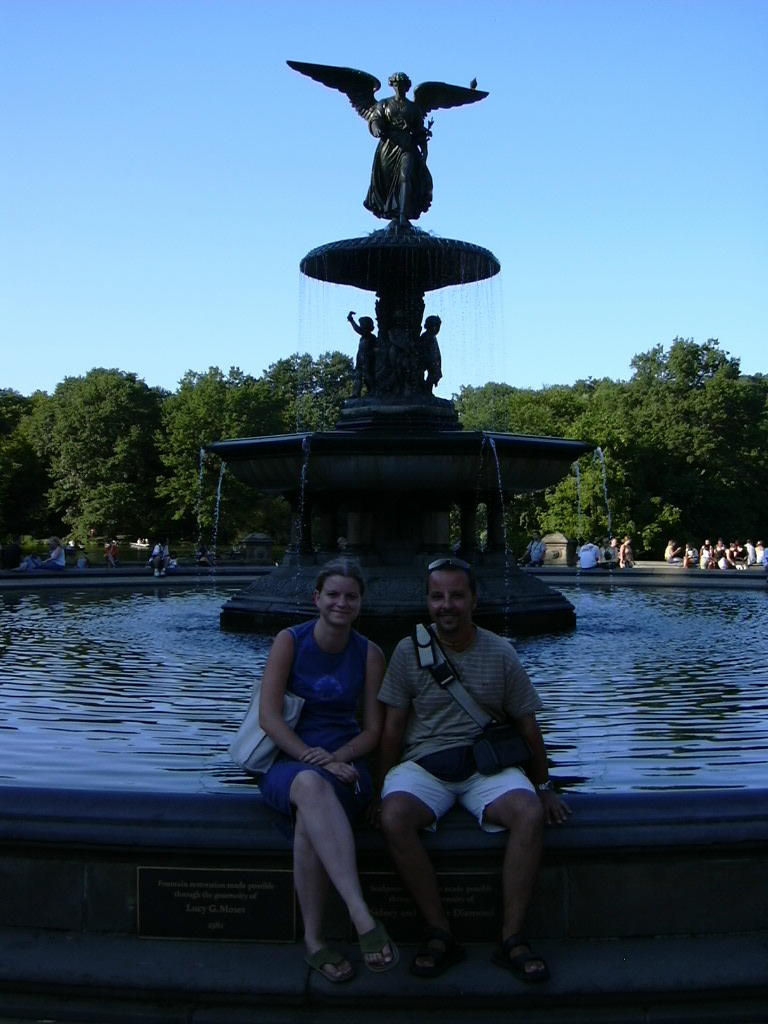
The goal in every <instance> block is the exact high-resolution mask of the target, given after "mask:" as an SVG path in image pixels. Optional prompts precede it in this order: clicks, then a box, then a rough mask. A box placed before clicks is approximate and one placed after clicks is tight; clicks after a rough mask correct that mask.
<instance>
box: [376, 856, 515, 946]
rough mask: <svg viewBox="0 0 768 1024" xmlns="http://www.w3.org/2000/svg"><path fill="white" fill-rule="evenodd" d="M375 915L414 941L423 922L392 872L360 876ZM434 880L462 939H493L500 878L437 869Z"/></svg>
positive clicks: (397, 933) (403, 937) (498, 914)
mask: <svg viewBox="0 0 768 1024" xmlns="http://www.w3.org/2000/svg"><path fill="white" fill-rule="evenodd" d="M361 879H362V883H363V889H364V891H365V896H366V899H367V901H368V905H369V907H370V908H371V913H372V914H373V916H374V917H377V918H379V919H380V920H381V921H383V922H384V923H385V924H386V925H387V927H388V928H389V927H391V929H392V935H393V936H394V937H395V938H397V939H400V940H401V941H403V942H405V941H417V940H418V939H419V938H420V937H421V935H422V932H423V931H424V922H423V921H422V919H421V915H420V914H419V912H418V910H417V909H416V904H415V903H414V902H413V899H412V897H411V896H410V895H409V894H408V893H407V892H406V890H405V889H404V888H403V886H402V884H401V882H400V879H399V878H398V877H397V876H396V875H394V874H386V873H384V872H375V871H369V872H364V873H363V874H362V875H361ZM437 881H438V884H439V886H440V895H441V897H442V900H443V906H444V907H445V912H446V914H447V916H448V919H449V921H450V922H451V930H452V931H453V933H454V934H455V936H456V938H457V939H460V940H461V941H462V942H492V941H495V940H496V939H497V938H498V936H499V934H500V929H501V879H500V877H499V875H498V873H497V874H491V873H489V872H480V871H478V872H469V871H461V872H458V871H456V872H446V871H438V873H437Z"/></svg>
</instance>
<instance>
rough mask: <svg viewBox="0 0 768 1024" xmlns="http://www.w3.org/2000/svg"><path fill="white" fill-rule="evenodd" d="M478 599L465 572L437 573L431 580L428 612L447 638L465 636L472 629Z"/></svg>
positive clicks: (432, 574)
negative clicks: (464, 633)
mask: <svg viewBox="0 0 768 1024" xmlns="http://www.w3.org/2000/svg"><path fill="white" fill-rule="evenodd" d="M476 604H477V598H476V597H475V595H474V594H473V593H472V591H471V589H470V586H469V579H468V577H467V574H466V573H465V572H464V571H463V570H462V569H437V570H436V571H435V572H431V573H430V574H429V577H428V580H427V609H428V611H429V615H430V618H431V619H432V621H433V622H434V623H435V624H436V625H437V628H438V630H439V631H440V632H441V633H443V634H444V635H445V636H447V637H448V636H456V635H461V634H462V633H463V632H466V631H468V630H469V629H471V627H472V613H473V611H474V610H475V605H476Z"/></svg>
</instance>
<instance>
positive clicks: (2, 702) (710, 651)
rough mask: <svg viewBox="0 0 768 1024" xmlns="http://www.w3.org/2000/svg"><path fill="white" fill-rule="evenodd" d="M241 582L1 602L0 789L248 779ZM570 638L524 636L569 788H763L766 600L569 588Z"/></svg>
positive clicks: (257, 663) (249, 655)
mask: <svg viewBox="0 0 768 1024" xmlns="http://www.w3.org/2000/svg"><path fill="white" fill-rule="evenodd" d="M236 589H239V588H233V589H232V590H230V589H227V588H217V587H216V586H215V585H213V584H208V583H206V584H205V585H203V586H201V587H199V588H196V589H195V590H187V589H184V590H172V589H165V588H164V589H162V590H161V589H160V588H158V589H157V590H156V591H154V592H151V593H149V592H145V591H142V592H139V593H131V592H125V591H123V592H115V591H114V590H112V589H110V590H108V591H107V590H104V591H101V592H94V591H93V590H90V589H89V590H87V591H81V592H78V591H74V590H64V591H61V590H60V591H57V592H56V593H51V592H36V593H30V594H25V595H23V596H20V595H19V594H18V593H16V594H13V595H12V594H8V593H3V594H0V656H1V657H2V675H1V676H0V739H1V740H2V743H1V744H0V784H3V783H5V784H17V783H22V784H25V785H38V786H47V785H54V786H76V787H77V786H88V787H90V786H93V787H96V786H98V787H100V788H105V789H109V788H114V789H152V790H164V789H176V790H186V791H189V790H217V789H222V788H231V787H232V786H237V785H241V784H246V785H250V783H249V781H248V780H247V779H245V778H244V777H243V776H242V775H240V773H239V772H238V770H237V769H235V768H234V767H233V766H232V765H231V764H230V762H229V759H228V757H227V753H226V748H227V744H228V743H229V740H230V738H231V736H232V734H233V732H234V730H235V729H236V727H237V725H238V724H239V722H240V720H241V718H242V715H243V712H244V710H245V707H246V705H247V702H248V697H249V694H250V688H251V684H252V681H253V679H254V677H255V676H257V675H258V673H259V672H260V670H261V668H262V667H263V664H264V660H265V658H266V654H267V650H268V648H269V642H270V641H269V639H268V638H266V637H259V636H254V635H251V634H237V633H222V632H221V631H220V630H219V627H218V616H219V609H220V607H221V605H222V604H223V602H224V601H225V600H226V599H227V598H228V597H229V596H230V593H234V592H235V591H236ZM565 594H566V596H567V597H568V598H569V599H570V600H571V601H573V603H574V604H575V606H576V611H577V615H578V628H577V630H576V631H575V632H574V633H571V634H565V635H563V634H557V635H547V636H539V637H526V638H521V639H520V640H519V641H518V642H517V649H518V651H519V653H520V656H521V658H522V660H523V663H524V664H525V666H526V667H527V668H528V670H529V672H530V673H531V675H532V677H533V680H534V682H535V684H536V686H537V687H538V688H539V691H540V693H541V695H542V698H543V700H544V703H545V711H544V712H543V714H542V715H541V719H542V723H543V725H544V729H545V734H546V737H547V743H548V746H549V749H550V753H551V755H552V760H553V775H554V776H555V777H556V778H559V779H562V780H564V781H567V783H568V786H569V788H571V789H580V790H588V791H591V792H607V791H616V790H619V791H621V790H629V789H670V788H677V789H689V788H711V787H752V788H755V787H761V786H766V785H768V769H767V768H766V761H768V713H767V712H768V678H767V674H766V671H765V636H766V635H767V634H768V595H766V594H764V593H758V592H754V591H751V592H749V593H737V592H734V591H725V592H718V593H714V592H702V591H693V592H691V591H683V590H672V589H667V588H664V589H658V590H651V589H649V590H640V589H638V588H634V587H633V588H631V589H630V588H627V589H621V588H618V587H617V588H615V589H613V590H609V589H602V588H600V589H598V588H584V589H580V588H578V587H573V588H565Z"/></svg>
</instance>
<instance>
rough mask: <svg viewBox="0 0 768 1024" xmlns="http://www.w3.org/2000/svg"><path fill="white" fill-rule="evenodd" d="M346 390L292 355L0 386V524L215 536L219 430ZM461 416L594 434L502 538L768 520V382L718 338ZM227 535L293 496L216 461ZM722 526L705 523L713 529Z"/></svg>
mask: <svg viewBox="0 0 768 1024" xmlns="http://www.w3.org/2000/svg"><path fill="white" fill-rule="evenodd" d="M353 386H354V367H353V363H352V360H351V359H350V358H349V357H348V356H346V355H344V354H342V353H340V352H330V353H326V354H325V355H322V356H320V357H319V358H318V359H316V360H313V359H312V358H311V357H310V356H308V355H298V354H296V355H293V356H291V357H289V358H287V359H281V360H279V361H278V362H276V363H274V364H273V365H272V366H270V367H269V368H268V369H267V370H266V371H264V373H263V374H262V375H261V376H260V377H253V376H251V375H248V374H245V373H243V372H242V371H241V370H239V369H237V368H236V367H233V368H231V369H230V370H229V372H228V373H226V374H225V373H224V372H223V371H221V370H220V369H219V368H218V367H211V368H210V369H208V370H207V371H206V372H204V373H199V372H195V371H191V370H190V371H188V372H187V373H186V374H185V375H184V377H182V379H181V381H180V382H179V385H178V388H177V390H176V391H174V392H168V391H164V390H162V389H160V388H155V387H150V386H149V385H147V384H146V383H145V382H144V381H143V380H141V379H140V378H139V377H137V375H136V374H134V373H129V372H126V371H124V370H118V369H104V368H96V369H93V370H91V371H90V372H89V373H87V374H85V375H84V376H82V377H66V378H65V379H64V380H63V381H61V383H59V384H58V385H57V387H56V389H55V390H54V392H53V393H52V394H50V395H49V394H46V393H44V392H36V393H35V394H33V395H31V396H28V397H25V396H23V395H20V394H19V393H18V392H16V391H13V390H10V389H5V390H3V389H0V535H8V534H16V533H20V534H32V535H35V536H44V535H46V534H50V533H54V534H60V535H62V536H74V537H75V538H77V539H78V540H79V541H81V542H84V541H85V540H86V539H87V538H88V537H89V536H93V535H96V536H104V535H107V534H109V535H113V534H116V533H119V534H121V535H127V536H160V535H163V536H164V535H169V536H172V537H174V538H187V539H192V540H193V539H195V538H196V537H197V536H198V534H199V533H201V534H202V535H203V536H204V537H209V536H210V531H211V529H212V526H213V516H214V507H215V498H216V490H217V487H218V485H219V473H220V463H219V460H218V459H216V458H215V457H214V456H212V455H208V456H207V457H206V458H205V459H204V460H203V464H202V469H201V461H200V453H201V449H202V448H203V447H204V446H205V445H206V444H207V443H209V442H211V441H216V440H221V439H224V438H236V437H253V436H263V435H268V434H283V433H292V432H294V431H296V430H330V429H332V428H333V426H334V424H335V422H336V420H337V418H338V415H339V410H340V407H341V404H342V402H343V401H344V400H345V399H346V398H348V397H350V396H351V394H352V390H353ZM455 402H456V406H457V409H458V412H459V416H460V419H461V422H462V424H463V426H464V427H465V428H466V429H469V430H495V431H505V432H509V433H515V434H537V435H542V436H556V437H565V438H578V439H582V440H586V441H591V442H592V443H593V444H595V445H596V446H599V448H600V453H601V455H602V458H598V457H596V456H584V457H582V459H581V460H580V461H579V465H578V474H577V473H576V471H574V472H573V473H572V474H571V475H570V476H568V477H566V478H565V479H564V480H562V481H561V482H560V483H559V484H558V485H557V486H556V487H553V488H550V489H549V490H547V491H543V492H538V493H535V494H529V495H521V496H516V497H514V498H511V499H510V500H509V501H508V502H507V525H508V538H509V541H510V545H511V547H512V549H513V550H514V551H520V550H522V547H523V546H524V544H525V542H526V539H527V537H528V535H529V533H530V531H531V530H532V529H534V528H539V529H541V530H542V531H543V532H549V531H553V530H559V531H561V532H563V533H564V534H566V535H567V536H569V537H576V538H579V539H587V538H590V539H601V538H603V537H605V536H608V534H609V532H610V533H612V534H613V535H617V536H623V535H624V534H625V533H628V534H630V535H631V536H632V537H633V540H634V547H635V553H636V555H637V554H639V555H641V556H642V555H646V556H649V555H654V556H656V557H658V556H659V555H660V553H661V551H662V550H663V548H664V545H665V544H666V541H667V540H668V539H669V538H670V537H675V538H676V539H678V540H688V539H690V540H692V541H694V542H695V543H696V544H697V545H698V544H700V543H701V541H702V540H703V539H704V538H705V537H712V539H716V537H717V536H723V537H724V538H725V539H726V540H728V539H732V538H737V537H738V538H740V539H742V540H744V539H745V538H747V537H751V538H752V539H753V540H755V539H756V536H755V535H760V536H762V535H763V534H765V533H768V523H767V522H766V513H765V491H764V481H765V480H766V477H767V474H768V377H766V376H765V375H763V374H755V375H751V376H749V375H745V374H742V373H741V369H740V364H739V360H738V359H737V358H734V357H732V356H730V355H729V354H728V353H727V352H725V351H723V350H722V349H721V348H720V347H719V345H718V342H717V341H716V340H714V339H710V340H709V341H707V342H706V343H704V344H697V343H696V342H695V341H694V340H693V339H692V338H679V337H678V338H675V339H674V340H673V341H672V343H671V345H670V346H669V348H668V349H665V348H664V347H663V346H661V345H657V346H656V347H654V348H652V349H651V350H650V351H648V352H645V353H642V354H640V355H638V356H636V357H635V358H634V359H633V360H632V376H631V378H630V379H629V380H627V381H616V380H610V379H608V378H602V379H592V378H590V379H587V380H579V381H576V383H575V384H572V385H569V386H553V387H544V388H540V389H529V388H516V387H514V386H513V385H508V384H497V383H488V384H485V385H484V386H482V387H477V388H475V387H465V388H462V389H461V392H460V393H459V395H458V396H455ZM220 496H221V518H220V525H219V532H218V537H219V540H220V541H225V542H232V541H235V540H237V539H239V538H241V537H242V536H244V535H245V534H247V533H249V532H251V531H252V530H258V531H263V532H266V533H269V534H270V535H271V536H272V537H273V538H274V539H275V541H276V543H277V544H278V545H284V544H286V543H287V540H288V533H289V530H288V514H287V506H286V505H285V503H284V502H283V500H282V499H280V498H267V497H257V496H256V495H255V494H254V492H253V491H252V490H251V489H250V488H247V487H245V486H244V485H242V484H240V483H239V482H238V481H237V480H236V479H235V478H234V477H233V476H232V475H231V474H230V475H228V474H226V472H225V473H224V475H223V478H222V480H221V488H220ZM713 535H714V536H713Z"/></svg>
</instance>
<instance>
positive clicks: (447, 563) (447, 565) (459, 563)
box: [427, 558, 472, 572]
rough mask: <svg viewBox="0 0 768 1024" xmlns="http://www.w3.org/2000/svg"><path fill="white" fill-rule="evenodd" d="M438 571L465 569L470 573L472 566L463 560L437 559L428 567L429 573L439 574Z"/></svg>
mask: <svg viewBox="0 0 768 1024" xmlns="http://www.w3.org/2000/svg"><path fill="white" fill-rule="evenodd" d="M438 569H463V570H464V572H470V571H471V569H472V566H471V565H470V564H469V562H465V561H464V560H463V559H461V558H436V559H435V560H434V562H430V563H429V565H428V566H427V572H437V571H438Z"/></svg>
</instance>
